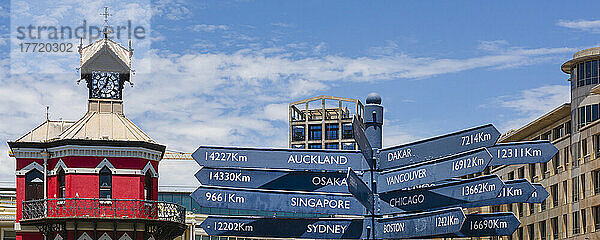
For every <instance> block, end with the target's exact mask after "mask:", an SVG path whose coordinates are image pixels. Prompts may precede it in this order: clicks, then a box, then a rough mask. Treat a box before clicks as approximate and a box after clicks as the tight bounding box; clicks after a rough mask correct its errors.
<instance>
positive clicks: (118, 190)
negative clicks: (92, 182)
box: [112, 175, 143, 199]
mask: <svg viewBox="0 0 600 240" xmlns="http://www.w3.org/2000/svg"><path fill="white" fill-rule="evenodd" d="M139 186H140V176H137V175H113V176H112V192H113V193H112V195H113V198H115V199H141V198H140V194H141V195H143V193H142V191H143V188H141V189H140V187H139Z"/></svg>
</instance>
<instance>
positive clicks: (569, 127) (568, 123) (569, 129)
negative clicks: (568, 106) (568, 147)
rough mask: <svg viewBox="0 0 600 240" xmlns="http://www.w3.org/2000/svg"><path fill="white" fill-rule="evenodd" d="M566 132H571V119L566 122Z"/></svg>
mask: <svg viewBox="0 0 600 240" xmlns="http://www.w3.org/2000/svg"><path fill="white" fill-rule="evenodd" d="M565 134H571V121H568V122H566V123H565Z"/></svg>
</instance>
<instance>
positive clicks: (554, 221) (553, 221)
mask: <svg viewBox="0 0 600 240" xmlns="http://www.w3.org/2000/svg"><path fill="white" fill-rule="evenodd" d="M550 227H552V239H558V217H553V218H552V219H551V220H550Z"/></svg>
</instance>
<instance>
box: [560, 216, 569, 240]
mask: <svg viewBox="0 0 600 240" xmlns="http://www.w3.org/2000/svg"><path fill="white" fill-rule="evenodd" d="M562 227H563V228H562V229H563V233H564V237H565V238H567V237H569V231H567V229H569V216H568V215H567V214H564V215H563V225H562Z"/></svg>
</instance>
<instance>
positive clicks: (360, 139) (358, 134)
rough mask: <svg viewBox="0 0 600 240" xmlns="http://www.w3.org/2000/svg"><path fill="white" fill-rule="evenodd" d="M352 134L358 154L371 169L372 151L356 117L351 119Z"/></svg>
mask: <svg viewBox="0 0 600 240" xmlns="http://www.w3.org/2000/svg"><path fill="white" fill-rule="evenodd" d="M352 133H353V135H354V140H355V141H356V144H357V145H358V149H360V152H361V153H362V155H363V156H364V157H365V159H366V160H367V163H369V166H370V167H371V168H373V165H374V164H373V163H374V162H373V149H372V148H371V144H370V143H369V140H368V139H367V136H366V135H365V131H364V130H363V128H362V126H361V124H360V122H359V121H358V117H356V116H354V119H352Z"/></svg>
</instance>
